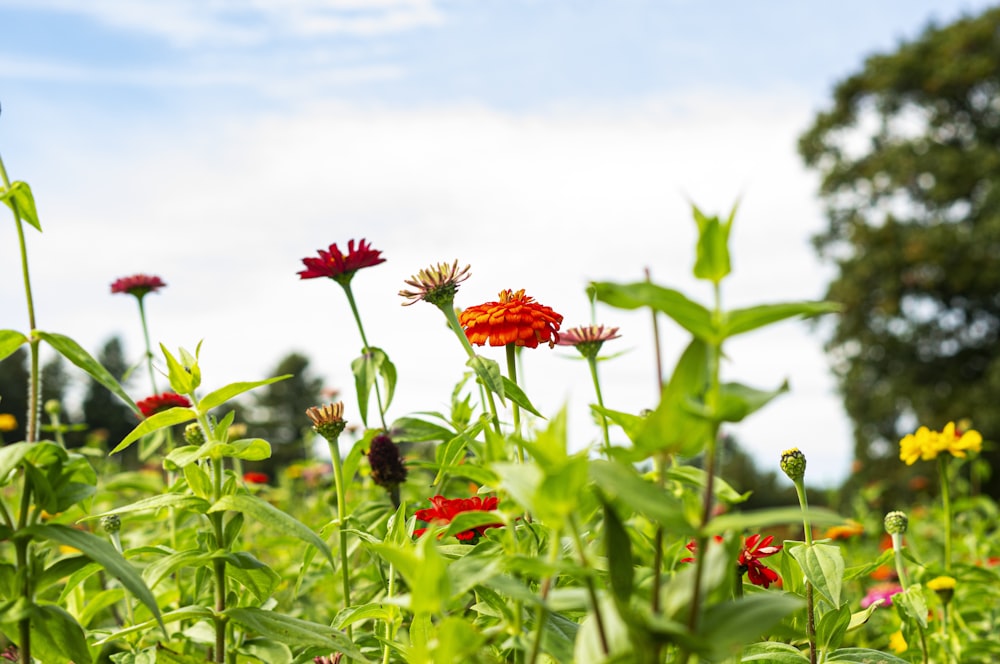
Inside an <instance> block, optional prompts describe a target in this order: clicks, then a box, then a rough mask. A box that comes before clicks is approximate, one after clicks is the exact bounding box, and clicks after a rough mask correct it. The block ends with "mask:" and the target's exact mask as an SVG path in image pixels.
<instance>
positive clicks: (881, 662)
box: [826, 648, 909, 664]
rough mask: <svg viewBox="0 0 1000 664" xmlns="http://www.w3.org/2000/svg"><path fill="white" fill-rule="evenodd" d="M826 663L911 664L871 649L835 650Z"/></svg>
mask: <svg viewBox="0 0 1000 664" xmlns="http://www.w3.org/2000/svg"><path fill="white" fill-rule="evenodd" d="M826 661H827V662H843V664H909V662H907V661H906V660H905V659H900V658H899V657H896V656H895V655H890V654H889V653H885V652H882V651H880V650H871V649H869V648H841V649H839V650H834V651H833V652H832V653H830V654H829V655H828V656H827V658H826Z"/></svg>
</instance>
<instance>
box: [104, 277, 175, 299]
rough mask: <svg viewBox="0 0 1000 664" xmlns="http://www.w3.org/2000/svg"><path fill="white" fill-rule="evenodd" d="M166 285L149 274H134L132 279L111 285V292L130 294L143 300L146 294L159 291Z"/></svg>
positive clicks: (119, 280)
mask: <svg viewBox="0 0 1000 664" xmlns="http://www.w3.org/2000/svg"><path fill="white" fill-rule="evenodd" d="M166 285H167V284H165V283H164V282H163V280H162V279H160V278H159V277H155V276H153V275H149V274H133V275H132V276H131V277H122V278H121V279H116V280H115V281H114V282H113V283H112V284H111V292H112V293H128V294H129V295H135V296H136V297H137V298H139V299H140V300H141V299H142V298H143V297H144V296H145V295H146V293H152V292H154V291H158V290H160V289H161V288H163V287H164V286H166Z"/></svg>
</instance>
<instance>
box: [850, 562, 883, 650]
mask: <svg viewBox="0 0 1000 664" xmlns="http://www.w3.org/2000/svg"><path fill="white" fill-rule="evenodd" d="M890 551H891V549H890ZM879 606H881V604H880V603H879V602H873V603H872V604H869V605H868V608H867V609H862V610H861V611H855V612H854V613H852V614H851V620H850V622H849V623H848V624H847V631H848V632H850V631H853V630H855V629H857V628H859V627H861V626H862V625H864V624H865V623H866V622H868V619H869V618H871V617H872V614H873V613H875V609H877V608H878V607H879Z"/></svg>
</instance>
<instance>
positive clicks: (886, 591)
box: [861, 583, 903, 609]
mask: <svg viewBox="0 0 1000 664" xmlns="http://www.w3.org/2000/svg"><path fill="white" fill-rule="evenodd" d="M901 592H903V587H902V586H900V585H899V584H898V583H879V584H877V585H874V586H872V587H871V588H869V589H868V594H867V595H865V596H864V598H863V599H862V600H861V608H862V609H867V608H868V607H869V606H871V605H872V604H874V603H875V602H877V601H879V600H882V605H883V606H892V596H893V595H895V594H896V593H901Z"/></svg>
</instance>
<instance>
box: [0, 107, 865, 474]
mask: <svg viewBox="0 0 1000 664" xmlns="http://www.w3.org/2000/svg"><path fill="white" fill-rule="evenodd" d="M685 106H686V109H687V110H686V111H685V112H677V111H676V110H675V109H678V108H684V107H685ZM808 118H809V109H808V103H806V102H805V101H804V100H802V99H799V98H796V97H794V96H788V95H786V96H783V97H776V96H774V95H770V97H769V98H768V99H764V98H759V99H757V98H739V99H737V98H732V97H729V96H727V97H725V98H722V97H720V96H718V95H710V94H706V93H697V92H694V93H691V94H689V95H687V96H686V97H684V98H678V99H666V100H662V103H661V104H659V105H649V106H646V107H634V108H618V109H614V108H607V109H605V110H603V111H601V112H591V113H583V112H580V111H570V110H566V109H560V110H553V111H551V112H549V113H540V114H532V115H513V114H507V113H502V112H497V111H493V110H488V109H484V108H479V107H448V108H425V109H420V110H408V111H405V112H404V111H395V110H388V109H385V108H379V107H358V106H349V105H317V106H313V107H310V108H307V109H303V110H300V111H299V112H295V113H290V114H287V115H284V114H282V115H278V114H272V115H267V116H258V117H253V118H233V119H231V118H227V119H225V120H224V121H222V120H219V121H213V120H211V119H210V118H206V119H205V124H204V125H203V127H202V128H201V129H199V130H196V131H195V132H194V133H191V132H190V128H188V129H187V130H185V131H183V132H182V131H180V130H178V129H176V128H172V127H163V128H158V129H157V131H156V132H155V133H139V132H137V131H136V130H128V129H123V135H122V136H119V137H117V140H118V141H119V142H118V143H117V144H115V145H98V144H97V142H98V139H91V138H88V137H86V136H83V135H78V136H74V137H65V136H60V137H53V138H54V139H55V138H57V139H58V140H60V141H61V142H60V147H59V154H60V155H62V159H61V160H60V162H59V163H51V164H41V163H36V164H30V163H29V164H21V165H20V166H21V169H20V170H19V172H23V173H32V172H35V173H37V174H38V175H39V178H38V179H37V181H32V185H33V187H34V188H35V191H36V195H37V196H38V197H39V208H40V210H41V214H42V215H43V224H44V225H45V229H46V232H45V234H44V235H42V236H36V237H33V238H32V241H31V242H32V247H31V252H32V256H33V257H34V263H33V265H34V271H35V275H36V284H37V291H38V292H37V293H36V298H37V300H38V302H39V303H40V326H42V327H43V328H46V329H53V330H57V331H62V332H66V333H69V334H70V335H71V336H74V337H76V338H77V339H78V341H80V342H81V343H82V344H84V345H85V346H86V347H87V348H95V347H96V346H97V345H98V344H99V343H100V342H101V341H102V340H103V339H104V338H105V337H106V336H107V335H108V334H110V333H111V332H113V331H115V330H120V331H122V332H124V333H126V335H127V339H128V346H129V350H130V351H131V352H132V353H133V354H136V353H137V352H138V351H139V349H140V344H141V336H140V335H139V334H138V332H139V331H138V329H137V326H138V323H137V321H136V320H135V317H134V311H133V309H134V305H132V304H131V303H130V302H127V301H125V299H124V298H120V297H110V296H108V284H109V283H110V282H111V280H112V279H114V278H115V277H118V276H122V275H125V274H130V273H133V272H139V271H145V272H153V273H156V274H160V275H161V276H163V277H164V278H165V279H166V281H167V282H168V283H169V284H170V286H169V288H168V289H166V290H165V291H164V292H162V293H160V294H157V295H155V296H151V298H150V300H149V304H148V306H149V312H150V316H151V324H152V328H153V336H154V338H155V339H156V340H159V341H163V342H164V343H166V344H167V345H168V347H175V346H178V345H184V346H186V347H189V348H192V347H193V346H194V345H195V344H196V343H197V342H198V341H199V340H200V339H205V346H204V350H203V361H204V365H205V370H204V375H205V377H206V380H207V381H208V386H209V387H212V386H217V385H219V384H221V383H222V382H223V381H230V380H250V379H254V378H258V377H261V376H262V375H263V374H264V372H266V371H267V370H268V369H270V368H271V367H272V365H274V364H275V363H276V362H277V359H278V358H279V357H280V356H281V355H282V354H284V353H285V352H287V351H290V350H301V351H304V352H306V353H307V354H308V355H309V356H310V357H312V358H313V360H314V362H315V368H316V370H317V371H320V372H322V373H323V374H324V375H325V376H326V377H327V378H328V379H329V381H330V382H331V383H332V384H335V385H337V386H339V387H341V388H343V389H344V390H345V393H348V394H349V393H350V392H351V385H352V381H351V379H350V375H349V364H350V361H351V359H353V357H355V356H356V355H357V353H358V349H359V347H360V342H359V340H358V336H357V332H356V330H355V329H354V324H353V322H352V320H351V318H350V314H349V310H348V308H347V305H346V302H345V300H344V297H343V295H342V293H341V292H340V290H339V288H338V287H337V286H336V285H335V284H333V283H332V282H329V281H326V280H322V281H307V282H300V281H298V279H297V277H296V275H295V273H296V271H297V270H298V269H299V268H300V264H299V259H300V258H302V257H303V256H308V255H313V254H314V252H315V250H316V249H318V248H321V247H323V248H325V247H326V245H328V244H329V243H331V242H346V241H347V240H348V239H350V238H359V237H367V238H368V239H369V240H371V241H372V243H373V244H374V245H375V246H376V247H377V248H380V249H382V250H383V251H384V252H385V256H386V258H387V259H388V262H387V263H386V264H384V265H381V266H378V267H377V268H373V269H371V270H365V271H363V272H361V273H359V274H358V276H357V277H356V279H355V291H356V294H357V295H358V298H359V302H360V308H361V312H362V315H363V316H364V318H365V321H366V327H367V331H368V334H369V338H370V341H371V342H372V343H373V344H375V345H379V346H381V347H383V348H385V349H386V351H387V352H388V353H389V355H390V356H391V357H392V358H393V360H394V361H395V362H396V364H397V366H398V367H399V373H400V383H399V387H398V396H397V403H396V404H395V405H394V406H393V409H392V412H391V414H392V415H393V416H395V417H398V416H400V415H403V414H405V413H408V412H413V411H420V410H436V409H443V408H445V407H446V406H445V404H446V401H447V398H448V394H449V392H450V387H451V385H452V384H453V383H454V382H455V381H457V380H458V378H459V377H460V376H461V374H462V372H463V371H464V357H463V354H462V351H461V349H460V348H459V346H458V344H457V342H456V341H455V340H454V338H453V337H452V336H451V335H450V333H448V332H447V330H446V329H445V328H444V327H443V319H442V317H441V316H440V313H439V312H437V311H436V310H435V309H434V308H433V307H430V306H425V305H416V306H413V307H406V308H404V307H401V306H400V304H401V303H402V300H401V299H400V298H399V297H398V296H396V292H397V291H398V290H399V289H400V288H401V287H402V286H403V283H402V281H403V279H404V278H407V277H408V276H409V275H411V274H413V273H415V272H416V271H418V270H419V269H421V268H423V267H425V266H427V265H428V264H430V263H433V262H437V261H451V260H453V259H456V258H457V259H459V260H460V261H461V262H463V263H466V262H468V263H471V264H472V275H473V276H472V278H471V279H470V280H469V281H468V282H466V284H464V285H463V287H462V289H461V291H460V292H459V297H458V302H457V304H459V305H460V306H469V305H471V304H476V303H479V302H483V301H486V300H489V299H495V297H496V294H497V292H498V291H499V290H500V289H502V288H515V289H516V288H526V289H527V290H528V293H529V294H530V295H533V296H535V297H536V298H537V299H538V300H539V301H541V302H542V303H544V304H547V305H549V306H552V307H554V308H555V309H556V310H557V311H560V312H561V313H563V314H564V315H565V316H566V321H565V324H566V325H567V326H573V325H577V324H581V323H586V322H589V307H588V303H587V301H586V298H585V296H584V292H583V289H584V287H585V285H586V284H587V282H588V281H589V280H592V279H609V280H617V281H631V280H639V279H641V278H642V274H643V268H644V267H646V266H649V267H650V268H651V269H652V272H653V279H654V281H657V282H658V283H662V284H664V285H667V286H671V287H676V288H679V289H681V290H683V291H685V292H687V293H688V294H689V295H690V296H692V297H696V298H699V299H702V300H707V298H708V297H709V290H708V289H707V288H706V287H705V286H704V285H703V284H701V283H698V282H695V281H694V279H693V278H692V277H691V276H690V266H691V263H692V254H693V247H694V239H695V232H694V222H693V221H692V220H691V217H690V212H689V209H688V207H687V205H688V199H689V198H690V200H692V201H694V202H696V203H697V204H698V205H699V206H700V207H702V208H703V209H704V210H706V211H707V212H710V213H711V212H727V211H728V209H729V208H730V206H731V205H732V203H733V202H734V200H736V199H737V198H738V197H740V196H742V204H741V208H740V213H739V214H738V216H737V222H736V223H737V225H736V228H735V230H734V233H733V238H732V245H733V251H734V269H735V272H734V275H733V276H732V278H731V280H730V282H728V283H727V284H726V285H725V287H724V297H725V304H726V305H727V306H747V305H750V304H755V303H758V302H762V301H775V300H786V299H814V298H818V297H819V296H821V295H822V292H823V285H824V274H823V272H822V271H821V270H819V269H818V267H817V265H816V263H815V259H814V258H813V256H812V252H811V249H810V248H809V246H808V243H807V238H808V236H809V234H810V233H812V232H814V231H816V230H818V228H819V224H820V223H821V222H820V219H819V211H818V209H817V205H816V204H815V202H814V201H813V199H812V196H811V192H812V190H813V182H812V180H811V178H810V177H808V176H807V175H806V174H805V173H804V171H803V170H802V168H801V167H800V166H799V164H798V161H797V159H796V158H795V156H794V150H793V146H794V136H795V134H796V133H797V131H798V128H799V127H801V126H802V125H804V123H805V122H806V121H807V120H808ZM748 127H749V128H752V130H751V131H748ZM81 173H84V174H91V175H90V176H89V177H81ZM97 174H100V175H99V177H98V176H97ZM25 179H28V178H27V177H26V178H25ZM81 252H86V258H85V259H83V258H82V257H81ZM11 258H13V257H11ZM2 264H3V275H2V276H3V280H6V281H7V282H8V283H15V282H16V276H17V275H16V274H15V267H16V261H15V260H8V259H7V258H5V259H4V260H3V261H2ZM15 298H16V293H15V292H14V291H13V290H9V291H8V290H5V291H4V293H3V300H4V303H3V308H4V310H7V311H10V310H13V309H15V308H16V307H19V305H17V304H16V301H15ZM598 316H599V319H600V322H604V323H607V324H610V325H616V326H620V327H621V328H622V335H623V336H622V339H621V340H619V341H616V342H614V343H615V344H616V345H617V347H615V348H613V347H611V346H610V345H609V347H608V351H609V352H611V351H614V350H622V349H631V351H630V352H629V353H628V354H626V355H625V356H624V357H622V358H619V359H617V360H614V361H612V362H608V363H604V364H602V366H601V371H602V375H603V377H604V379H605V389H604V392H605V398H606V400H607V403H608V405H609V407H612V408H616V409H620V410H628V411H637V410H639V409H641V408H645V407H651V406H653V405H655V397H656V394H655V389H654V384H655V378H654V369H653V354H652V345H651V332H650V330H649V316H648V314H646V313H642V312H620V311H615V310H611V309H608V308H605V307H601V308H600V310H599V314H598ZM12 324H13V321H12ZM661 328H662V329H663V330H664V339H663V349H664V354H665V357H666V359H667V361H668V364H669V362H672V361H673V360H674V359H676V357H677V356H678V355H679V353H680V351H681V350H682V347H683V345H684V343H685V339H684V335H683V334H682V333H681V332H679V331H678V330H677V329H676V327H675V326H673V325H672V324H670V323H669V322H668V321H664V322H663V323H662V325H661ZM484 354H486V355H488V356H495V357H496V358H497V359H500V356H499V354H498V353H496V352H495V351H494V350H490V349H487V350H486V351H484ZM570 354H571V353H569V352H567V351H564V350H555V351H550V350H548V349H539V350H537V351H530V352H528V353H526V356H525V358H524V359H525V379H526V381H527V391H528V394H529V396H530V397H531V398H532V399H533V401H534V402H535V403H536V405H537V406H538V407H539V408H540V409H541V411H542V412H543V413H553V412H555V410H557V409H558V408H559V407H560V406H561V405H562V403H563V402H564V401H566V400H567V399H569V400H570V408H571V416H572V419H571V422H572V427H573V430H572V432H571V433H572V435H573V436H574V440H575V442H576V444H577V445H581V444H584V443H586V442H587V441H590V440H593V439H594V438H595V437H596V436H597V435H598V430H597V429H596V428H595V427H593V426H591V424H590V422H589V418H588V415H587V403H589V402H590V401H591V400H592V395H591V388H590V384H589V379H588V377H587V374H586V368H585V365H583V364H582V363H580V362H571V361H569V360H567V359H564V358H565V357H567V356H569V355H570ZM729 357H730V360H731V362H730V363H728V364H727V365H726V366H725V371H726V372H727V378H728V379H735V380H744V381H747V382H751V383H753V384H754V385H756V386H760V387H774V386H776V385H778V384H780V382H781V381H782V380H783V379H784V378H786V377H788V378H789V379H790V382H791V385H792V392H791V394H789V395H786V396H783V397H781V398H780V399H779V400H778V401H776V402H775V404H774V405H773V406H771V407H769V408H767V409H765V411H763V412H762V413H761V414H759V415H756V416H754V417H753V418H751V419H750V420H748V422H747V423H746V425H744V426H740V427H739V428H737V429H735V434H736V435H737V437H738V438H739V439H740V441H741V442H742V443H744V444H746V445H747V446H748V447H749V448H750V449H751V450H753V451H754V453H755V454H757V455H758V456H759V458H761V459H764V460H769V461H773V460H776V459H777V455H778V454H779V453H780V451H781V450H782V449H785V448H787V447H791V446H798V447H800V448H802V449H803V450H804V451H806V453H807V455H809V458H810V462H811V468H816V473H815V476H812V471H810V472H811V476H812V478H813V479H817V480H826V481H830V482H832V481H835V480H837V479H840V478H841V477H842V476H843V474H844V473H845V472H846V467H847V464H848V462H849V459H850V452H849V440H848V432H847V428H846V424H845V421H844V418H843V413H842V408H841V406H840V404H839V402H838V400H837V399H836V397H835V396H834V395H833V394H832V389H833V387H832V380H831V379H830V378H829V375H828V372H827V370H826V366H825V361H824V360H823V357H822V354H821V352H820V340H819V339H817V338H815V337H812V336H810V335H809V334H808V333H807V331H806V328H805V326H804V325H802V324H793V323H787V324H784V325H782V326H781V327H778V328H775V332H773V333H769V332H761V333H755V334H751V335H747V336H746V338H743V339H739V340H736V341H734V343H733V344H732V346H731V347H730V349H729ZM348 402H349V405H350V402H351V399H348Z"/></svg>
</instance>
